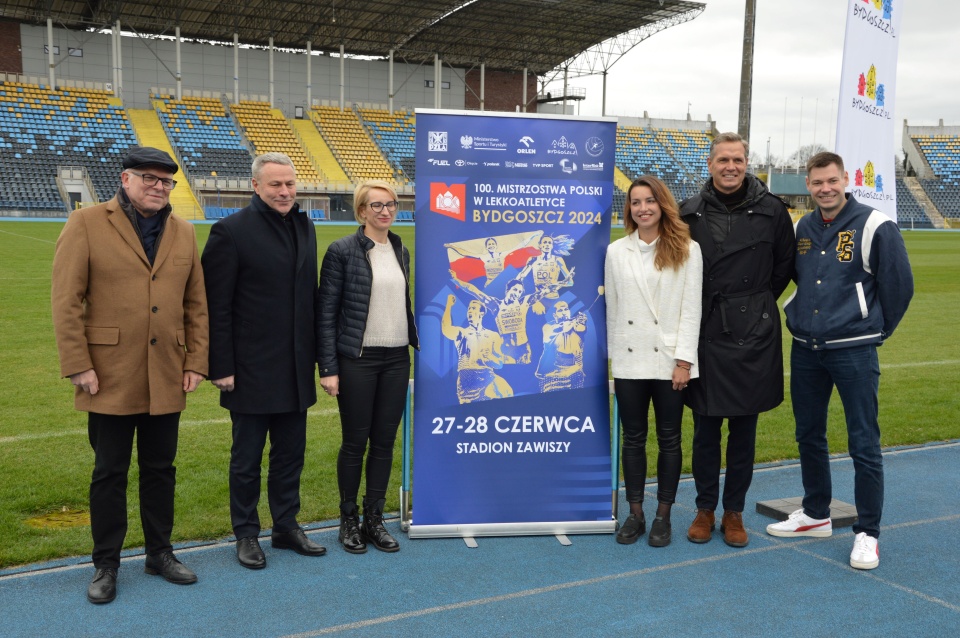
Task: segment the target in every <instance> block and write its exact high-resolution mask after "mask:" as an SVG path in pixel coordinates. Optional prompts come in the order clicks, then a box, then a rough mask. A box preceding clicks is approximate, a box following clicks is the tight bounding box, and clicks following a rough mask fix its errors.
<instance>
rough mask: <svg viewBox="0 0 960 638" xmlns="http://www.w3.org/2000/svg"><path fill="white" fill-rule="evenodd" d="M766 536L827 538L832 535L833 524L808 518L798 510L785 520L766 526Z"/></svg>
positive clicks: (801, 510)
mask: <svg viewBox="0 0 960 638" xmlns="http://www.w3.org/2000/svg"><path fill="white" fill-rule="evenodd" d="M767 534H770V535H771V536H782V537H784V538H793V537H794V536H817V537H827V536H831V535H833V523H832V522H831V521H830V519H829V518H823V519H819V518H810V517H809V516H807V515H806V514H804V513H803V509H802V508H801V509H798V510H797V511H796V512H794V513H793V514H791V515H790V516H789V517H788V518H787V520H785V521H781V522H779V523H771V524H770V525H767Z"/></svg>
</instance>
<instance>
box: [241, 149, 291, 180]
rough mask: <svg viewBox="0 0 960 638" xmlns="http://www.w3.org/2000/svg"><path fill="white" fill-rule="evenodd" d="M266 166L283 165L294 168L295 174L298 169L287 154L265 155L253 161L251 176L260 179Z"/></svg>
mask: <svg viewBox="0 0 960 638" xmlns="http://www.w3.org/2000/svg"><path fill="white" fill-rule="evenodd" d="M264 164H282V165H284V166H289V167H290V168H292V169H293V172H294V173H296V172H297V167H296V166H294V165H293V160H292V159H290V158H289V157H287V155H286V154H284V153H264V154H263V155H257V158H256V159H255V160H253V166H251V167H250V174H251V175H253V179H256V180H259V179H260V171H261V170H263V165H264Z"/></svg>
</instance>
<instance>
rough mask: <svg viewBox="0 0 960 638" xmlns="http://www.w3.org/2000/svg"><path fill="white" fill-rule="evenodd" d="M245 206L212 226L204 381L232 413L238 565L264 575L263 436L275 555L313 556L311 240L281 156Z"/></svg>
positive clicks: (271, 156) (266, 168)
mask: <svg viewBox="0 0 960 638" xmlns="http://www.w3.org/2000/svg"><path fill="white" fill-rule="evenodd" d="M251 172H252V174H253V180H252V181H253V189H254V192H255V194H254V195H253V197H252V199H251V201H250V205H249V206H247V207H246V208H243V209H241V210H239V211H237V212H236V213H234V214H233V215H230V216H229V217H225V218H224V219H222V220H220V221H219V222H217V223H216V224H214V225H213V227H212V229H211V230H210V238H209V239H208V240H207V245H206V247H205V248H204V250H203V257H202V258H201V261H202V263H203V272H204V276H205V277H207V278H209V280H210V282H211V283H210V285H208V286H207V304H208V306H209V311H210V325H211V331H210V332H211V337H210V379H211V381H212V383H213V384H214V385H215V386H216V387H217V388H219V389H220V405H221V406H223V407H225V408H227V409H228V410H230V419H231V421H232V422H233V446H232V448H231V450H230V518H231V522H232V524H233V531H234V534H235V535H236V537H237V559H238V560H239V562H240V564H241V565H243V566H244V567H248V568H250V569H261V568H263V567H265V566H266V557H265V555H264V553H263V550H262V549H261V548H260V544H259V541H258V536H259V534H260V517H259V516H258V514H257V503H258V502H259V500H260V464H261V461H262V458H263V450H264V446H265V444H266V438H267V435H268V434H269V435H270V465H269V468H270V469H269V474H268V476H267V497H268V499H269V505H270V514H271V517H272V518H273V533H272V535H271V543H272V545H273V547H274V548H280V549H292V550H293V551H295V552H297V553H299V554H303V555H305V556H320V555H323V554H324V553H326V549H325V548H323V547H321V546H320V545H317V544H316V543H314V542H313V541H311V540H310V539H308V538H307V536H306V534H304V532H303V530H302V529H301V528H300V525H299V524H298V523H297V514H298V513H299V511H300V473H301V471H302V470H303V457H304V451H305V449H306V433H307V408H309V407H310V406H311V405H313V404H314V403H316V401H317V391H316V381H315V370H316V364H317V337H316V321H315V317H316V314H317V303H318V300H319V291H318V287H317V236H316V230H315V229H314V227H313V223H312V222H311V221H310V220H309V219H308V218H307V216H306V215H305V214H304V213H301V212H300V209H299V207H298V205H297V204H296V202H295V201H294V199H295V197H296V192H297V189H296V171H295V169H294V166H293V162H292V161H291V160H290V158H289V157H287V156H286V155H284V154H282V153H266V154H264V155H260V156H259V157H257V158H256V159H255V160H254V162H253V168H252V171H251Z"/></svg>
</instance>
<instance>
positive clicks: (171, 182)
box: [128, 171, 177, 191]
mask: <svg viewBox="0 0 960 638" xmlns="http://www.w3.org/2000/svg"><path fill="white" fill-rule="evenodd" d="M128 172H129V173H132V174H134V175H136V176H137V177H139V178H140V179H142V180H143V185H144V186H147V187H153V186H156V185H157V182H160V183H161V184H163V190H165V191H172V190H173V189H174V188H176V187H177V180H175V179H170V178H169V177H157V176H156V175H153V174H151V173H138V172H136V171H128Z"/></svg>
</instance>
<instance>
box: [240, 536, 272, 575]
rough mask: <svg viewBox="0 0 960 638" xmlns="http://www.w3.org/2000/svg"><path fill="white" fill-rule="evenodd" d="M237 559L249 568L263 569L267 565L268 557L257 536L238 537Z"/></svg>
mask: <svg viewBox="0 0 960 638" xmlns="http://www.w3.org/2000/svg"><path fill="white" fill-rule="evenodd" d="M237 560H238V561H240V564H241V565H243V566H244V567H246V568H247V569H263V568H264V567H266V566H267V557H266V556H264V555H263V550H262V549H260V541H258V540H257V537H256V536H247V537H246V538H238V539H237Z"/></svg>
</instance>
